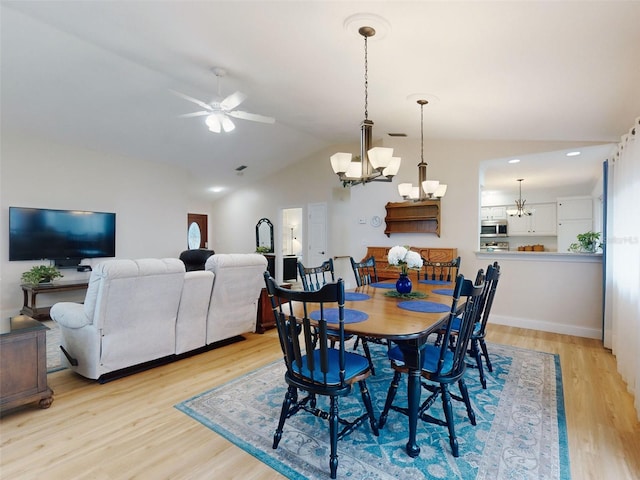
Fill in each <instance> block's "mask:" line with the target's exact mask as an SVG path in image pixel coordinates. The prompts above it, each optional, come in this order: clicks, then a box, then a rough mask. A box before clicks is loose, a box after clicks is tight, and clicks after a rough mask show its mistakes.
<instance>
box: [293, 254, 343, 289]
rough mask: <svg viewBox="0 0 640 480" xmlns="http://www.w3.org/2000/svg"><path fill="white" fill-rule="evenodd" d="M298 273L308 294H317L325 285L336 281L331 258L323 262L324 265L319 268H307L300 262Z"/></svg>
mask: <svg viewBox="0 0 640 480" xmlns="http://www.w3.org/2000/svg"><path fill="white" fill-rule="evenodd" d="M298 273H300V279H301V280H302V288H303V289H304V290H305V291H307V292H317V291H318V290H320V289H321V288H322V287H323V286H324V285H325V284H327V283H329V282H335V281H336V280H335V277H334V273H333V260H332V259H331V258H330V259H329V260H326V261H324V262H322V265H320V266H318V267H305V266H304V265H303V264H302V262H301V261H299V260H298Z"/></svg>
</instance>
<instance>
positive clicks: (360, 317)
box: [309, 308, 369, 323]
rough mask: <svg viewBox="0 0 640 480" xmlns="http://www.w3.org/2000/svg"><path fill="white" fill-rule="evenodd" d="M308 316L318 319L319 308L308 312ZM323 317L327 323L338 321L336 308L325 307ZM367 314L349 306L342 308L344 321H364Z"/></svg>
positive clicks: (367, 316)
mask: <svg viewBox="0 0 640 480" xmlns="http://www.w3.org/2000/svg"><path fill="white" fill-rule="evenodd" d="M309 318H311V319H313V320H320V310H314V311H313V312H311V313H310V314H309ZM324 318H326V320H327V323H338V309H337V308H325V309H324ZM367 318H369V315H367V314H366V313H364V312H361V311H360V310H352V309H351V308H345V309H344V323H358V322H364V321H365V320H366V319H367Z"/></svg>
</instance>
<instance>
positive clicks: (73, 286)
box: [20, 280, 89, 320]
mask: <svg viewBox="0 0 640 480" xmlns="http://www.w3.org/2000/svg"><path fill="white" fill-rule="evenodd" d="M88 285H89V283H88V281H86V280H84V281H69V282H65V281H61V282H54V283H48V284H42V283H39V284H38V285H32V284H28V283H24V284H22V285H20V287H21V288H22V296H23V306H22V310H20V313H21V314H23V315H28V316H29V317H31V318H35V319H36V320H49V318H50V317H49V310H51V307H50V306H49V307H36V297H37V295H38V294H39V293H57V292H68V291H70V290H86V289H87V286H88Z"/></svg>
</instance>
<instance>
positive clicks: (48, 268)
mask: <svg viewBox="0 0 640 480" xmlns="http://www.w3.org/2000/svg"><path fill="white" fill-rule="evenodd" d="M63 276H64V275H62V274H61V273H60V271H59V270H58V269H57V268H56V267H54V266H52V265H36V266H35V267H33V268H32V269H31V270H29V271H26V272H24V273H23V274H22V283H28V284H30V285H37V284H39V283H51V282H52V281H53V280H54V279H55V278H60V277H63Z"/></svg>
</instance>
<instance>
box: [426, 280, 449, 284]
mask: <svg viewBox="0 0 640 480" xmlns="http://www.w3.org/2000/svg"><path fill="white" fill-rule="evenodd" d="M420 283H424V284H426V285H449V284H450V283H451V282H447V281H445V280H420Z"/></svg>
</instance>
